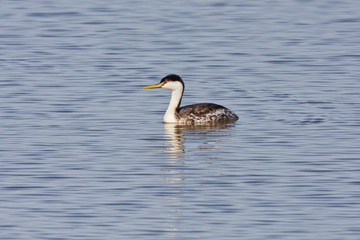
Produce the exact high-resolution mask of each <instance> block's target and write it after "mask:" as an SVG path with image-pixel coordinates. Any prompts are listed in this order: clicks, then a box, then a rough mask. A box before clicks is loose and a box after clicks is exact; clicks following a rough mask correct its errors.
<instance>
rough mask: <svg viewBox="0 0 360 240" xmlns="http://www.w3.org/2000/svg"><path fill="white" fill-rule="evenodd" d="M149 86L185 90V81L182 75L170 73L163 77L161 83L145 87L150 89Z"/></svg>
mask: <svg viewBox="0 0 360 240" xmlns="http://www.w3.org/2000/svg"><path fill="white" fill-rule="evenodd" d="M149 88H163V89H167V90H170V91H175V90H179V89H181V90H182V91H183V90H184V82H183V80H182V79H181V77H180V76H178V75H175V74H170V75H167V76H166V77H164V78H163V79H161V81H160V83H158V84H155V85H150V86H146V87H143V89H149Z"/></svg>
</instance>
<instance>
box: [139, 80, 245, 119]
mask: <svg viewBox="0 0 360 240" xmlns="http://www.w3.org/2000/svg"><path fill="white" fill-rule="evenodd" d="M149 88H163V89H167V90H170V91H172V95H171V100H170V104H169V106H168V108H167V110H166V113H165V115H164V122H165V123H178V124H201V123H214V122H235V121H236V120H238V119H239V118H238V116H236V114H235V113H233V112H232V111H230V110H229V109H227V108H226V107H223V106H220V105H217V104H214V103H198V104H192V105H187V106H184V107H180V103H181V99H182V96H183V93H184V89H185V85H184V82H183V80H182V79H181V77H180V76H178V75H175V74H170V75H167V76H166V77H164V78H163V79H161V81H160V83H159V84H155V85H151V86H147V87H143V89H149Z"/></svg>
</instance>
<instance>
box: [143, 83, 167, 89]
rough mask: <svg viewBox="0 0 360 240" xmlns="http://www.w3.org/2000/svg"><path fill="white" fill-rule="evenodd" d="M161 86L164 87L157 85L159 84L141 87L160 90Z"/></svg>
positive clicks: (160, 84) (161, 84)
mask: <svg viewBox="0 0 360 240" xmlns="http://www.w3.org/2000/svg"><path fill="white" fill-rule="evenodd" d="M163 85H164V83H159V84H155V85H150V86H146V87H142V89H149V88H161V87H162V86H163Z"/></svg>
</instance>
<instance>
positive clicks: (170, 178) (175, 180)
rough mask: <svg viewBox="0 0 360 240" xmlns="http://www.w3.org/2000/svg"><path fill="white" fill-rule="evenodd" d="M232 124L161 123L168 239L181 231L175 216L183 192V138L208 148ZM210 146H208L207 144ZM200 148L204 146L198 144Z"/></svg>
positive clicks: (184, 169) (179, 211)
mask: <svg viewBox="0 0 360 240" xmlns="http://www.w3.org/2000/svg"><path fill="white" fill-rule="evenodd" d="M231 127H234V125H233V124H226V123H219V124H211V125H195V126H194V125H177V124H170V123H164V139H165V142H164V152H165V153H166V154H167V157H166V159H167V160H166V161H167V162H166V163H165V165H164V167H163V168H162V171H163V172H164V179H165V184H166V186H167V193H168V195H167V194H166V195H165V200H166V202H167V203H166V205H167V206H168V207H169V215H168V226H167V227H166V228H165V229H164V230H165V231H166V232H167V235H168V237H169V239H177V238H178V237H179V234H180V232H181V229H180V226H181V224H180V222H181V218H180V217H179V216H180V215H181V212H182V206H183V202H182V201H183V198H184V196H183V194H184V192H186V189H185V188H186V185H185V184H184V180H185V175H186V174H185V171H186V163H185V158H186V149H185V147H184V144H186V141H189V142H191V141H193V140H196V141H197V142H198V141H200V146H204V145H207V147H208V148H210V149H208V150H212V148H214V147H215V146H214V147H211V146H210V145H209V144H207V143H209V142H218V141H221V139H223V137H224V136H226V135H229V134H231V131H228V128H231ZM209 146H210V147H209ZM195 149H196V148H195ZM198 149H199V150H200V149H201V150H203V149H205V147H198Z"/></svg>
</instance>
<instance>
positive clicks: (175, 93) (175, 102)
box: [164, 86, 183, 123]
mask: <svg viewBox="0 0 360 240" xmlns="http://www.w3.org/2000/svg"><path fill="white" fill-rule="evenodd" d="M182 95H183V87H182V86H181V88H177V89H175V90H172V94H171V100H170V103H169V106H168V108H167V110H166V113H165V115H164V122H166V123H176V122H177V121H178V118H177V116H176V109H177V108H178V107H179V104H180V102H181V98H182Z"/></svg>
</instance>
